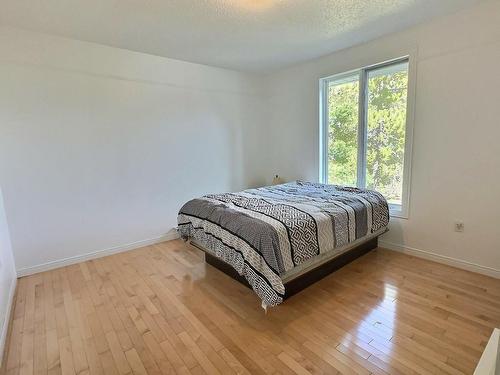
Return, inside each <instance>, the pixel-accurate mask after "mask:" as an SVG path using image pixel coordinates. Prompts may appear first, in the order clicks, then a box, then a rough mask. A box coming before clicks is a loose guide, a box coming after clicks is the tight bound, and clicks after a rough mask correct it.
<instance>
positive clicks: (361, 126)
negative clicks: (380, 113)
mask: <svg viewBox="0 0 500 375" xmlns="http://www.w3.org/2000/svg"><path fill="white" fill-rule="evenodd" d="M367 76H368V75H367V72H366V69H362V70H361V71H360V72H359V101H358V103H359V108H358V161H357V185H358V187H360V188H364V187H366V142H367V128H368V126H367V118H368V117H367V114H368V100H367V93H368V88H367V86H368V84H367V82H368V79H367Z"/></svg>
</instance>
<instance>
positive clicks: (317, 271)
mask: <svg viewBox="0 0 500 375" xmlns="http://www.w3.org/2000/svg"><path fill="white" fill-rule="evenodd" d="M191 244H192V245H193V246H195V247H197V248H198V249H200V250H202V251H203V252H204V253H205V262H206V263H208V264H210V265H211V266H213V267H215V268H217V269H218V270H220V271H222V272H224V273H225V274H226V275H228V276H229V277H231V278H233V279H234V280H236V281H239V282H240V283H241V284H243V285H245V286H246V287H248V288H251V287H250V285H249V284H248V282H247V281H246V279H245V278H244V277H243V276H241V275H240V274H238V272H237V271H236V270H235V269H234V268H233V267H231V266H230V265H229V264H227V263H226V262H224V261H223V260H221V259H219V258H216V257H215V256H213V255H211V254H209V253H208V252H207V251H205V249H203V248H202V247H201V246H199V245H198V244H196V243H194V242H192V241H191ZM377 246H378V236H377V237H374V238H372V239H369V240H368V241H366V242H363V243H361V244H359V245H357V246H356V247H353V248H352V249H350V250H347V251H346V252H344V253H342V254H341V255H339V256H337V257H335V258H333V259H331V260H329V261H327V262H326V263H323V264H321V265H319V266H318V267H316V268H314V269H312V270H309V271H307V272H305V273H303V274H302V275H300V276H297V277H296V278H294V279H292V280H289V281H287V282H285V283H284V286H285V298H284V299H287V298H289V297H291V296H293V295H294V294H297V293H298V292H300V291H301V290H303V289H305V288H307V287H308V286H309V285H311V284H314V283H315V282H316V281H319V280H321V279H322V278H324V277H325V276H328V275H329V274H331V273H332V272H334V271H336V270H338V269H339V268H341V267H343V266H345V265H346V264H348V263H351V262H352V261H353V260H355V259H357V258H359V257H360V256H362V255H365V254H367V253H368V252H370V251H371V250H373V249H375V248H376V247H377Z"/></svg>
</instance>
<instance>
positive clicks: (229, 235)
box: [178, 181, 389, 306]
mask: <svg viewBox="0 0 500 375" xmlns="http://www.w3.org/2000/svg"><path fill="white" fill-rule="evenodd" d="M388 222H389V209H388V205H387V201H386V200H385V199H384V197H383V196H382V195H381V194H380V193H377V192H375V191H372V190H367V189H358V188H352V187H341V186H336V185H324V184H318V183H310V182H302V181H297V182H293V183H287V184H282V185H276V186H270V187H263V188H258V189H250V190H245V191H242V192H239V193H224V194H211V195H206V196H204V197H202V198H198V199H193V200H191V201H189V202H187V203H186V204H185V205H184V206H183V207H182V208H181V209H180V211H179V216H178V230H179V233H180V235H181V237H182V238H184V239H188V238H192V239H194V240H195V241H196V242H198V243H199V244H201V245H203V246H204V247H205V248H206V249H207V250H208V251H210V252H211V253H212V254H213V255H215V256H217V257H218V258H220V259H222V260H224V261H225V262H227V263H229V264H230V265H232V266H233V267H234V268H235V269H236V271H238V273H239V274H240V275H242V276H244V277H245V278H246V280H247V281H248V283H249V284H250V285H251V286H252V288H253V290H254V291H255V292H256V293H257V295H258V296H259V297H260V298H261V299H262V303H263V306H275V305H278V304H280V303H281V302H282V301H283V297H284V295H285V287H284V285H283V282H282V280H281V276H282V275H284V274H285V273H286V272H287V271H289V270H291V269H292V268H294V267H296V266H298V265H300V264H302V263H303V262H306V261H307V260H309V259H311V258H313V257H315V256H318V255H319V254H323V253H325V252H328V251H332V250H334V249H336V248H339V247H342V246H344V245H347V244H349V243H350V242H353V241H355V240H357V239H360V238H362V237H364V236H367V235H369V234H371V233H375V232H377V231H378V230H380V229H383V228H385V227H386V226H387V224H388Z"/></svg>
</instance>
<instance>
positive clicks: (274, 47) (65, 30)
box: [0, 0, 480, 71]
mask: <svg viewBox="0 0 500 375" xmlns="http://www.w3.org/2000/svg"><path fill="white" fill-rule="evenodd" d="M479 1H480V0H0V23H4V24H8V25H11V26H16V27H22V28H26V29H30V30H35V31H41V32H46V33H52V34H57V35H61V36H66V37H70V38H76V39H80V40H85V41H90V42H96V43H101V44H106V45H110V46H115V47H121V48H126V49H130V50H134V51H140V52H146V53H151V54H155V55H160V56H165V57H171V58H177V59H181V60H186V61H192V62H198V63H202V64H208V65H214V66H220V67H227V68H233V69H238V70H247V71H266V70H272V69H276V68H280V67H283V66H287V65H291V64H294V63H298V62H300V61H304V60H307V59H311V58H314V57H318V56H322V55H326V54H328V53H330V52H333V51H335V50H338V49H341V48H345V47H349V46H352V45H354V44H357V43H361V42H364V41H367V40H370V39H374V38H376V37H379V36H381V35H384V34H387V33H390V32H394V31H398V30H401V29H404V28H407V27H409V26H413V25H415V24H417V23H420V22H423V21H426V20H429V19H431V18H433V17H435V16H438V15H442V14H446V13H451V12H454V11H457V10H459V9H461V8H464V7H466V6H469V5H471V4H473V3H476V2H479Z"/></svg>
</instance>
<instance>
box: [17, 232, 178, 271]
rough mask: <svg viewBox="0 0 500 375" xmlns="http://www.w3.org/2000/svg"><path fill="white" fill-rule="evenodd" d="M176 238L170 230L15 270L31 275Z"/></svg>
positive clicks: (174, 233) (176, 235) (175, 234)
mask: <svg viewBox="0 0 500 375" xmlns="http://www.w3.org/2000/svg"><path fill="white" fill-rule="evenodd" d="M177 238H179V235H178V234H177V232H175V231H171V232H169V233H167V234H164V235H162V236H158V237H154V238H149V239H146V240H141V241H136V242H132V243H128V244H125V245H119V246H114V247H110V248H108V249H103V250H97V251H93V252H90V253H86V254H82V255H76V256H74V257H69V258H64V259H60V260H54V261H51V262H47V263H43V264H39V265H36V266H31V267H25V268H20V269H18V270H17V276H18V277H23V276H29V275H33V274H35V273H39V272H44V271H50V270H53V269H55V268H60V267H64V266H69V265H71V264H75V263H80V262H84V261H86V260H91V259H96V258H102V257H105V256H108V255H112V254H117V253H121V252H124V251H129V250H133V249H137V248H139V247H144V246H149V245H154V244H156V243H160V242H165V241H170V240H175V239H177Z"/></svg>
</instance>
